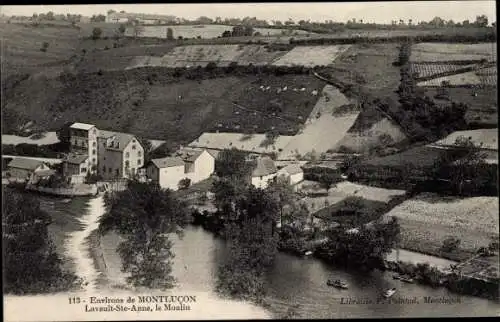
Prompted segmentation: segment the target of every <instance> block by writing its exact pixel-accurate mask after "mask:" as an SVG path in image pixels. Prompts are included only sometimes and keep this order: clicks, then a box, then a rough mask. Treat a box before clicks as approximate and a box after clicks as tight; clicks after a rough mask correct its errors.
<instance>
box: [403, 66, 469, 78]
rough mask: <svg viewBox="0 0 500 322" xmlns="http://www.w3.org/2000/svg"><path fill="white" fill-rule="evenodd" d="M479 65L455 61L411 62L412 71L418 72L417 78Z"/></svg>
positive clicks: (413, 72)
mask: <svg viewBox="0 0 500 322" xmlns="http://www.w3.org/2000/svg"><path fill="white" fill-rule="evenodd" d="M474 67H478V64H455V63H442V64H429V63H411V65H410V68H411V73H412V74H416V78H417V79H418V78H424V77H432V76H434V75H439V74H444V73H450V74H452V73H454V72H456V71H460V70H462V69H469V68H474Z"/></svg>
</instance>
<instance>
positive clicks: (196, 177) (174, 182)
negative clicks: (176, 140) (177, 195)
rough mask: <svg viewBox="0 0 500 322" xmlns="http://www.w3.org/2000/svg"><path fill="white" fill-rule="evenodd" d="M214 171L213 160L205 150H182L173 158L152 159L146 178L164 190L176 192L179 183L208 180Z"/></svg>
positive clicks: (147, 168)
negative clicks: (187, 180)
mask: <svg viewBox="0 0 500 322" xmlns="http://www.w3.org/2000/svg"><path fill="white" fill-rule="evenodd" d="M214 170H215V158H214V156H213V155H212V154H210V153H209V152H208V151H207V150H205V149H186V148H182V149H180V150H179V151H177V152H176V153H175V154H174V156H171V157H166V158H161V159H153V160H151V162H150V164H148V166H147V167H146V176H147V177H148V178H149V179H151V180H153V181H156V182H158V183H159V185H160V187H162V188H165V189H172V190H177V189H178V188H179V181H181V180H183V179H186V178H187V179H189V180H190V182H191V184H194V183H197V182H200V181H203V180H206V179H208V178H209V177H210V176H211V175H212V174H213V173H214Z"/></svg>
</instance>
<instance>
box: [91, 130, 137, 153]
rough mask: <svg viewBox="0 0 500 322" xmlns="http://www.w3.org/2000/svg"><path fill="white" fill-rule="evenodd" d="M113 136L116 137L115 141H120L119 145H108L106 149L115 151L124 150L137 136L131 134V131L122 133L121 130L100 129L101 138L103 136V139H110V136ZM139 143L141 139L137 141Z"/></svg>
mask: <svg viewBox="0 0 500 322" xmlns="http://www.w3.org/2000/svg"><path fill="white" fill-rule="evenodd" d="M111 137H115V141H114V142H118V143H119V144H118V147H116V146H114V147H109V146H106V149H109V150H115V151H123V150H124V149H125V148H126V147H127V144H129V142H130V141H132V139H134V138H135V137H134V136H133V135H132V134H129V133H121V132H113V131H106V130H99V138H101V139H108V138H111ZM137 143H138V144H139V141H137Z"/></svg>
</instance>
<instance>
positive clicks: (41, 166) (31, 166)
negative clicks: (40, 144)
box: [7, 158, 50, 180]
mask: <svg viewBox="0 0 500 322" xmlns="http://www.w3.org/2000/svg"><path fill="white" fill-rule="evenodd" d="M46 170H50V168H49V167H48V166H47V165H46V164H45V163H43V162H42V161H38V160H33V159H26V158H15V159H13V160H12V161H10V162H9V164H8V165H7V171H8V173H9V175H10V177H14V178H17V179H23V180H24V179H25V180H30V179H31V178H33V176H34V175H35V174H36V173H38V172H41V171H46Z"/></svg>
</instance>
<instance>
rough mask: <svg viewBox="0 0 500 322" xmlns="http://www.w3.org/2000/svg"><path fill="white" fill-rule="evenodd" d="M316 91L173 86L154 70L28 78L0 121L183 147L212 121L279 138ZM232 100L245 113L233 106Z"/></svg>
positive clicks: (253, 81)
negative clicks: (80, 128)
mask: <svg viewBox="0 0 500 322" xmlns="http://www.w3.org/2000/svg"><path fill="white" fill-rule="evenodd" d="M153 73H155V74H156V75H157V80H156V81H155V82H153V83H151V84H150V83H149V81H148V79H147V78H148V75H151V74H153ZM261 84H265V85H266V86H271V87H272V88H276V87H277V86H285V85H288V86H289V87H302V86H304V87H306V88H307V91H305V92H293V91H287V92H286V93H281V94H277V93H276V90H275V89H274V90H269V91H267V92H263V91H262V90H260V89H259V87H260V85H261ZM321 86H323V82H321V81H319V80H318V79H316V78H314V77H313V76H308V75H285V76H282V77H277V76H262V79H259V78H258V77H257V76H240V77H223V78H215V79H208V80H203V81H200V82H198V81H193V80H185V79H183V80H182V81H180V80H178V79H175V78H171V77H169V76H167V75H164V74H162V73H161V69H136V70H129V71H120V72H118V71H115V72H104V73H102V75H99V74H79V75H77V76H69V77H64V76H60V77H57V78H54V79H50V80H45V79H43V78H39V79H30V80H26V81H24V82H23V83H21V84H20V85H18V86H17V87H15V88H14V89H11V90H9V91H8V92H6V104H5V111H16V113H17V114H15V115H13V116H9V115H10V114H8V113H7V114H5V115H7V118H4V122H5V123H8V124H9V125H10V126H11V128H13V127H14V128H15V127H17V126H20V125H22V124H23V123H20V120H23V122H26V119H31V120H35V121H36V124H37V127H38V128H39V129H43V130H54V129H57V128H58V127H60V126H61V125H63V124H64V123H65V122H69V121H80V122H89V123H95V124H96V125H98V126H99V127H102V128H110V129H115V130H118V131H130V132H132V133H135V134H138V135H143V136H147V137H150V138H156V139H165V140H169V141H173V142H176V143H181V142H182V143H187V142H190V141H192V140H194V139H195V138H196V137H197V136H198V135H199V134H200V133H201V132H203V131H208V130H215V129H216V128H217V124H219V123H221V124H222V125H223V128H222V129H223V130H225V131H229V130H233V131H241V130H244V129H248V130H250V129H254V126H256V129H255V131H257V132H260V133H264V132H266V131H269V130H271V129H272V128H273V127H275V129H276V130H278V131H280V132H282V133H283V134H285V133H286V132H287V131H288V130H290V131H291V132H293V131H296V130H297V126H298V125H299V124H300V123H302V122H303V120H304V119H306V118H307V116H308V115H309V113H310V111H311V109H312V108H313V106H314V104H315V103H316V100H317V96H312V95H310V92H311V91H312V90H313V89H319V90H321ZM179 96H182V99H179ZM232 101H236V102H237V103H238V104H240V105H242V106H244V107H246V108H248V109H250V110H251V111H245V110H242V109H238V108H236V107H235V106H234V105H233V104H232ZM271 106H280V107H281V109H282V112H281V115H282V116H285V115H286V116H287V120H283V119H277V118H273V117H269V114H270V113H269V108H271ZM254 111H255V115H254ZM236 112H238V113H236ZM19 115H21V116H23V117H19ZM299 116H301V117H302V120H301V119H300V118H299ZM236 125H240V129H236V128H235V126H236ZM4 132H5V130H4Z"/></svg>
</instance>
